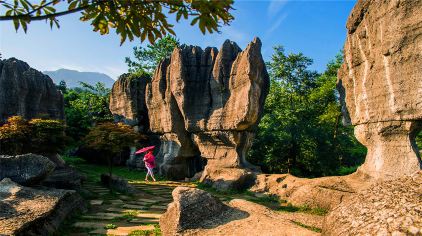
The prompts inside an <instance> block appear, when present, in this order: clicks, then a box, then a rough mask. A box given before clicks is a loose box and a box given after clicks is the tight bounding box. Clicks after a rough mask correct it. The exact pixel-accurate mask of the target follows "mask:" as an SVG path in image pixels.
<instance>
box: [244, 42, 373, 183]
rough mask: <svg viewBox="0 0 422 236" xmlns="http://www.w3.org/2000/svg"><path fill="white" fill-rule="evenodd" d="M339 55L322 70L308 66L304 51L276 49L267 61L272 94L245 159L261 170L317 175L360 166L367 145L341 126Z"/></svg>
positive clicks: (340, 61) (348, 128)
mask: <svg viewBox="0 0 422 236" xmlns="http://www.w3.org/2000/svg"><path fill="white" fill-rule="evenodd" d="M341 63H342V57H341V55H339V56H337V57H336V59H335V60H334V61H332V62H330V63H329V64H328V65H327V69H326V71H325V72H324V73H322V74H319V73H317V72H315V71H312V70H310V69H309V66H310V65H311V64H312V59H310V58H308V57H306V56H305V55H303V54H302V53H290V54H286V53H285V51H284V48H283V47H281V46H278V47H275V53H274V54H273V56H272V58H271V61H270V62H269V63H267V67H268V69H269V74H270V77H271V87H270V93H269V95H268V97H267V99H266V103H265V107H264V115H263V117H262V120H261V122H260V124H259V127H258V132H257V137H256V139H255V140H254V142H253V146H252V149H251V152H250V155H249V157H248V159H249V161H251V162H252V163H254V164H256V165H260V166H261V167H262V169H263V170H264V171H265V172H271V173H292V174H294V175H298V176H307V177H316V176H324V175H333V174H341V173H340V172H341V169H342V168H343V167H344V168H349V169H348V170H349V171H353V168H350V167H355V166H357V165H359V164H361V162H362V160H363V158H364V156H365V148H364V147H363V146H362V145H361V144H359V143H358V142H357V140H356V139H355V137H354V135H353V128H352V127H344V126H342V125H341V124H340V122H339V121H340V118H341V112H340V104H339V101H338V94H337V92H336V89H335V88H336V80H337V70H338V68H339V67H340V65H341Z"/></svg>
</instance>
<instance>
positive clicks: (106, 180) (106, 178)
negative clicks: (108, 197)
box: [101, 174, 137, 194]
mask: <svg viewBox="0 0 422 236" xmlns="http://www.w3.org/2000/svg"><path fill="white" fill-rule="evenodd" d="M101 183H102V184H104V185H105V186H107V187H111V188H112V189H115V190H117V191H119V192H124V193H129V194H134V193H136V192H137V190H136V189H135V188H134V187H133V186H131V185H129V183H128V182H127V180H126V179H123V178H121V177H119V176H115V175H112V176H111V177H110V174H101Z"/></svg>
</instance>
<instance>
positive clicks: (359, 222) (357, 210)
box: [323, 172, 422, 235]
mask: <svg viewBox="0 0 422 236" xmlns="http://www.w3.org/2000/svg"><path fill="white" fill-rule="evenodd" d="M421 202H422V172H419V173H417V174H415V175H414V176H410V177H402V178H398V179H396V180H387V181H383V182H377V183H374V184H373V185H372V186H371V187H369V188H368V189H366V190H364V191H361V192H359V194H356V195H354V196H353V197H349V198H347V199H345V200H344V201H343V202H342V203H341V204H340V205H339V206H338V207H336V208H335V209H333V211H331V212H330V214H329V215H328V216H327V217H326V219H325V223H324V228H323V234H324V235H421V234H422V205H421Z"/></svg>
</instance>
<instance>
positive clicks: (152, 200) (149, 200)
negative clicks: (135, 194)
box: [136, 198, 157, 203]
mask: <svg viewBox="0 0 422 236" xmlns="http://www.w3.org/2000/svg"><path fill="white" fill-rule="evenodd" d="M136 202H147V203H156V202H157V200H154V199H148V198H138V199H137V200H136Z"/></svg>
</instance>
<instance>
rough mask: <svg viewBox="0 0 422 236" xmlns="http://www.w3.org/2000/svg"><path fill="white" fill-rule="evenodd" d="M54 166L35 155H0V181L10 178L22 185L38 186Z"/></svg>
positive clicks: (45, 158)
mask: <svg viewBox="0 0 422 236" xmlns="http://www.w3.org/2000/svg"><path fill="white" fill-rule="evenodd" d="M55 167H56V165H55V164H54V163H53V162H52V161H50V160H49V159H48V158H47V157H44V156H40V155H36V154H24V155H17V156H6V155H0V180H1V179H3V178H10V179H12V180H13V181H15V182H16V183H19V184H23V185H32V184H38V183H40V182H41V181H42V180H44V179H45V178H46V177H47V175H48V174H50V173H51V172H53V170H54V168H55Z"/></svg>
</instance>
